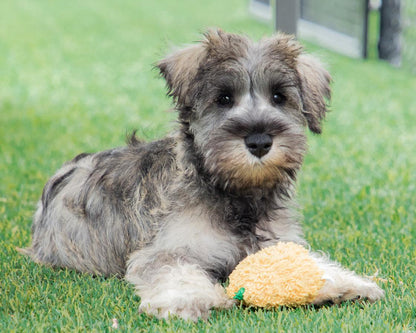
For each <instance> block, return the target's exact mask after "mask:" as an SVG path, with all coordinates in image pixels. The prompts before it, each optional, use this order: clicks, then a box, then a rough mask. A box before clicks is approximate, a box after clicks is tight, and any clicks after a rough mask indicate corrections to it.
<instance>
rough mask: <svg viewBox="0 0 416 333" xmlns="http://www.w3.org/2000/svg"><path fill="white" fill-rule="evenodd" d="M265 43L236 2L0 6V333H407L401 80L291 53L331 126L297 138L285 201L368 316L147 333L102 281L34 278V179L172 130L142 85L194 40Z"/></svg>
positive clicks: (408, 195) (413, 219)
mask: <svg viewBox="0 0 416 333" xmlns="http://www.w3.org/2000/svg"><path fill="white" fill-rule="evenodd" d="M212 26H220V27H222V28H224V29H225V30H229V31H233V32H243V33H246V34H248V35H249V36H251V37H253V38H259V37H261V36H263V35H268V34H270V33H272V28H271V26H270V25H267V24H262V23H259V22H257V21H255V20H253V19H252V18H251V17H250V16H249V14H248V13H247V3H246V2H245V1H237V0H223V1H220V0H213V1H204V2H202V1H195V0H186V1H185V0H184V1H168V0H158V1H144V0H124V1H122V2H116V1H110V0H101V1H98V0H90V1H80V0H73V1H70V2H69V1H68V2H64V1H52V0H37V1H32V0H2V1H0V175H1V182H0V265H1V268H0V295H1V296H0V331H1V332H6V331H7V332H25V331H39V332H58V331H59V332H61V331H62V332H77V331H97V332H102V331H114V330H115V329H113V328H111V326H112V320H113V318H116V319H117V320H118V325H119V329H118V330H119V331H126V332H127V331H135V332H136V331H145V332H174V331H175V332H176V331H191V332H197V331H201V332H203V331H211V332H253V331H259V332H277V331H279V332H280V331H281V332H325V331H326V332H415V331H416V291H415V289H416V282H415V278H416V260H415V258H416V246H415V243H416V241H415V239H416V227H415V225H416V216H415V211H416V153H415V151H416V149H415V146H416V77H415V76H412V75H411V74H410V73H409V72H407V71H405V70H400V69H394V68H391V67H389V65H387V64H385V63H382V62H378V61H377V60H375V59H370V60H366V61H363V60H353V59H348V58H346V57H343V56H340V55H337V54H334V53H331V52H328V51H325V50H322V49H319V48H318V47H316V46H312V45H309V44H308V45H307V49H308V50H310V51H312V52H314V53H317V54H319V55H320V56H321V58H323V60H324V61H325V62H326V63H327V64H328V67H329V69H330V71H331V73H332V75H333V78H334V82H333V101H332V103H331V110H332V112H331V113H330V114H329V115H328V117H327V121H326V122H325V126H324V132H323V134H322V135H321V136H316V135H309V154H308V156H307V158H306V160H305V164H304V168H303V171H302V173H301V175H300V180H299V186H298V197H299V203H300V206H301V207H302V212H303V215H304V229H305V235H306V238H307V240H308V241H309V242H310V243H311V246H312V248H313V249H315V250H323V251H324V252H326V253H328V254H329V255H330V256H331V258H333V259H335V260H337V261H339V262H341V263H342V264H343V265H344V266H346V267H348V268H350V269H353V270H355V271H357V272H358V273H360V274H364V275H374V274H376V273H377V274H378V278H379V279H378V283H379V284H380V285H381V286H382V288H383V289H384V290H385V291H386V298H385V299H384V300H383V301H381V302H378V303H376V304H365V303H364V304H358V303H346V304H342V305H340V306H333V307H323V308H320V309H315V308H309V307H305V308H298V309H278V310H276V311H263V310H252V309H242V308H235V309H233V310H230V311H213V315H212V317H211V318H210V319H209V321H207V322H203V321H200V322H198V323H196V324H194V323H190V322H184V321H182V320H178V319H172V320H170V321H167V322H165V321H157V320H155V319H154V318H148V317H146V316H144V315H139V314H138V313H137V308H138V304H139V301H140V299H139V298H138V297H137V296H135V295H134V292H133V288H132V287H131V286H130V285H129V284H127V283H126V282H124V281H122V280H119V279H116V278H109V279H104V278H97V277H92V276H89V275H85V274H79V273H77V272H74V271H68V270H64V269H51V268H47V267H42V266H39V265H36V264H34V263H33V262H31V261H30V260H28V259H27V258H25V257H22V256H21V255H19V254H18V253H17V252H16V250H15V248H16V247H24V246H27V245H28V244H29V243H30V226H31V217H32V214H33V212H34V209H35V206H36V202H37V200H38V198H39V197H40V194H41V191H42V187H43V185H44V183H45V182H46V180H47V179H48V177H49V176H50V175H51V174H52V173H53V172H54V171H55V170H56V169H57V168H58V167H59V166H60V165H61V164H62V163H63V162H64V161H66V160H68V159H71V158H72V157H73V156H74V155H75V154H77V153H79V152H83V151H90V152H93V151H98V150H102V149H106V148H110V147H114V146H120V145H123V143H124V139H125V136H126V133H128V132H129V131H131V130H132V129H135V128H137V129H138V133H139V134H140V136H141V137H143V138H146V139H149V140H150V139H154V138H156V137H160V136H162V135H164V134H166V133H167V132H169V130H171V129H172V128H173V127H174V126H175V123H174V117H175V114H174V112H170V111H169V109H170V108H171V104H170V101H169V100H168V98H166V97H164V93H165V88H164V82H163V81H162V80H161V79H159V78H158V74H157V72H156V71H155V70H153V69H152V65H153V64H154V62H155V61H156V60H157V59H159V58H160V57H162V56H163V55H164V54H165V52H166V51H167V50H169V48H170V47H171V46H172V45H175V44H183V43H189V42H192V41H195V40H198V39H199V38H200V35H199V33H201V32H203V31H204V30H205V29H206V28H207V27H212Z"/></svg>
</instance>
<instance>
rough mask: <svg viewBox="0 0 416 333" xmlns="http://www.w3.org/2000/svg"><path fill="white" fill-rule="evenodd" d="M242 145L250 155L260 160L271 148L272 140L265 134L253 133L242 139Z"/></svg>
mask: <svg viewBox="0 0 416 333" xmlns="http://www.w3.org/2000/svg"><path fill="white" fill-rule="evenodd" d="M244 143H245V144H246V147H247V149H248V151H249V152H250V153H251V154H252V155H254V156H256V157H258V158H261V157H263V156H264V155H266V154H267V153H268V152H269V151H270V149H271V148H272V144H273V139H272V137H271V136H270V135H269V134H266V133H254V134H250V135H247V136H246V137H245V138H244Z"/></svg>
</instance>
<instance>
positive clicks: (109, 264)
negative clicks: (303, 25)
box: [24, 30, 384, 320]
mask: <svg viewBox="0 0 416 333" xmlns="http://www.w3.org/2000/svg"><path fill="white" fill-rule="evenodd" d="M157 66H158V68H159V69H160V72H161V75H162V76H163V77H164V78H165V79H166V82H167V86H168V89H169V94H170V96H172V97H173V99H174V102H175V106H176V109H177V111H178V115H179V129H178V131H177V132H176V133H174V134H173V135H171V136H168V137H166V138H164V139H161V140H159V141H155V142H150V143H143V142H140V141H139V140H137V139H136V138H135V137H134V136H132V138H131V139H130V141H129V144H128V145H127V147H123V148H116V149H112V150H108V151H104V152H100V153H96V154H81V155H79V156H77V157H75V158H74V159H73V160H72V161H70V162H68V163H66V164H65V165H64V166H63V167H62V168H61V169H60V170H58V172H57V173H56V174H55V175H54V176H53V177H52V178H51V179H50V180H49V181H48V183H47V184H46V186H45V188H44V190H43V194H42V198H41V200H40V202H39V206H38V209H37V212H36V214H35V217H34V222H33V227H32V234H33V244H32V246H31V247H30V248H28V249H26V250H24V252H25V253H27V254H28V255H30V257H31V258H33V260H35V261H36V262H39V263H43V264H47V265H52V266H58V267H68V268H73V269H76V270H79V271H81V272H87V273H92V274H100V275H104V276H110V275H117V276H120V277H122V276H124V277H125V278H126V280H127V281H129V282H131V283H132V284H133V285H134V286H135V288H136V290H137V293H138V295H139V296H140V297H141V304H140V308H139V309H140V311H141V312H145V313H148V314H153V315H156V316H157V317H159V318H167V317H169V316H170V315H173V316H175V315H176V316H179V317H182V318H185V319H192V320H197V319H198V318H207V317H208V315H209V313H210V309H212V308H228V307H230V306H232V304H233V302H232V301H231V300H229V299H228V298H227V297H226V295H225V293H224V289H223V287H222V285H221V282H223V281H225V280H226V279H227V277H228V275H229V273H230V272H231V271H232V270H233V268H234V267H235V266H236V265H237V263H238V262H239V261H241V260H242V259H243V258H244V257H246V256H247V255H248V254H251V253H253V252H256V251H258V250H259V249H261V248H264V247H265V246H269V245H272V244H275V243H276V242H279V241H293V242H296V243H300V244H306V242H305V240H304V239H303V237H302V231H301V227H300V224H299V222H298V218H297V215H296V212H295V211H296V209H294V207H295V205H294V202H293V195H294V182H295V179H296V174H297V172H298V170H299V168H300V166H301V164H302V160H303V156H304V154H305V150H306V135H305V127H309V129H310V130H311V131H312V132H314V133H320V132H321V121H322V119H323V118H324V116H325V113H326V101H327V99H329V97H330V88H329V83H330V76H329V74H328V72H327V71H326V70H325V69H324V68H323V67H322V65H321V64H320V63H319V62H318V61H317V60H316V59H314V58H313V57H311V56H308V55H306V54H304V53H303V52H302V48H301V46H300V45H299V44H298V42H296V41H295V40H294V39H293V38H292V37H290V36H287V35H283V34H277V35H275V36H273V37H271V38H265V39H262V40H261V41H259V42H253V41H251V40H249V39H248V38H247V37H245V36H241V35H236V34H230V33H225V32H223V31H221V30H212V31H209V32H208V33H206V34H205V36H204V38H203V40H202V41H201V42H200V43H198V44H196V45H193V46H189V47H187V48H184V49H181V50H178V51H175V52H173V53H172V54H171V55H169V56H167V57H166V58H165V59H163V60H162V61H160V62H159V63H158V65H157ZM313 256H314V258H315V259H316V261H317V263H318V264H319V266H320V267H321V268H322V269H323V270H324V272H325V278H326V283H325V285H324V287H323V288H322V290H321V291H320V293H319V295H318V297H317V298H316V300H315V303H316V304H322V303H325V302H334V303H338V302H340V301H344V300H350V299H356V298H362V299H367V300H369V301H371V302H373V301H376V300H378V299H380V298H382V297H383V296H384V292H383V291H382V290H381V289H380V288H379V287H378V286H377V285H376V284H375V283H374V282H372V281H370V280H367V279H365V278H362V277H359V276H358V275H356V274H355V273H353V272H350V271H347V270H344V269H343V268H341V267H340V266H339V265H337V264H335V263H332V262H330V261H329V260H328V259H326V258H324V257H322V256H320V255H318V254H316V253H315V254H313Z"/></svg>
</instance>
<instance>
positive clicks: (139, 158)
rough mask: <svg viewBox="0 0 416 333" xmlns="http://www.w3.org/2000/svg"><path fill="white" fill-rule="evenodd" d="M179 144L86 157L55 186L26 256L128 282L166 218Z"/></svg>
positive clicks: (133, 143)
mask: <svg viewBox="0 0 416 333" xmlns="http://www.w3.org/2000/svg"><path fill="white" fill-rule="evenodd" d="M174 146H175V141H174V139H173V138H166V139H164V140H159V141H155V142H151V143H147V144H144V143H141V142H139V141H137V140H135V138H134V137H132V139H130V142H129V145H128V146H126V147H123V148H116V149H112V150H108V151H103V152H100V153H96V154H81V155H78V156H77V157H75V158H74V159H73V160H71V161H70V162H68V163H66V164H64V165H63V166H62V168H61V169H59V170H58V171H57V173H56V174H55V175H54V176H53V177H52V178H51V179H50V180H49V181H48V182H47V184H46V185H45V188H44V189H43V193H42V198H41V200H40V201H39V203H38V209H37V212H36V214H35V217H34V221H33V226H32V237H33V243H32V246H31V248H28V249H25V250H23V251H22V252H24V253H26V254H28V255H29V256H31V257H32V259H34V260H35V261H37V262H41V263H44V264H48V265H52V266H59V267H70V268H75V269H77V270H80V271H83V272H90V273H94V274H103V275H113V274H116V275H123V274H124V272H125V266H126V265H125V264H126V260H127V256H128V254H129V253H131V252H132V251H133V250H134V249H137V248H140V247H142V246H144V245H146V244H147V243H148V242H150V241H151V239H152V238H153V236H154V231H155V230H157V229H158V227H157V226H155V224H157V223H158V221H160V220H161V219H159V218H158V217H161V216H162V215H164V214H165V211H164V208H165V209H167V207H166V206H167V205H164V204H162V202H161V201H162V200H165V199H164V196H165V195H166V193H167V189H168V187H169V186H170V181H171V177H167V175H172V172H173V173H174V172H175V169H176V164H175V152H174Z"/></svg>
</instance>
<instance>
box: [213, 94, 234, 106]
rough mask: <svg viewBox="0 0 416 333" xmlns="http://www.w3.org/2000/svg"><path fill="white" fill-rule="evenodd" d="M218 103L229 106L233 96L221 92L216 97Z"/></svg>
mask: <svg viewBox="0 0 416 333" xmlns="http://www.w3.org/2000/svg"><path fill="white" fill-rule="evenodd" d="M216 102H217V103H218V105H221V106H231V105H232V104H233V98H232V96H231V95H229V94H222V95H220V96H219V97H218V98H217V101H216Z"/></svg>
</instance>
